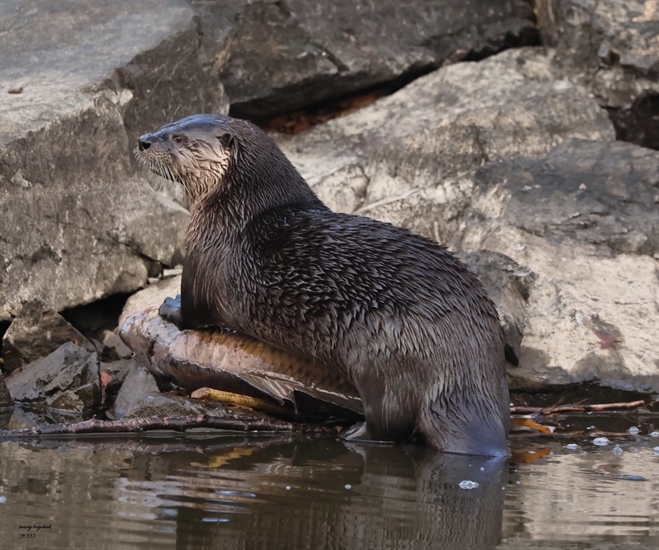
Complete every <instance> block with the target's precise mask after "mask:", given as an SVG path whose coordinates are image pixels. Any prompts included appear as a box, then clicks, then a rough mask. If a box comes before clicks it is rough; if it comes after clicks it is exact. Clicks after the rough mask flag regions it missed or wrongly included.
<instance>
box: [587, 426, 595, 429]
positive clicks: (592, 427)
mask: <svg viewBox="0 0 659 550" xmlns="http://www.w3.org/2000/svg"><path fill="white" fill-rule="evenodd" d="M586 429H587V430H594V429H595V426H588V427H587V428H586Z"/></svg>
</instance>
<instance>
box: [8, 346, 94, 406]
mask: <svg viewBox="0 0 659 550" xmlns="http://www.w3.org/2000/svg"><path fill="white" fill-rule="evenodd" d="M7 387H8V389H9V392H10V394H11V396H12V398H13V399H14V401H20V402H29V403H33V402H39V401H45V402H46V404H47V405H49V406H53V407H55V408H60V409H64V408H66V407H67V406H69V405H70V406H72V407H74V408H73V409H69V410H73V411H78V410H82V409H84V410H89V409H92V408H93V407H97V406H99V405H100V402H101V380H100V370H99V361H98V355H97V354H96V353H90V352H89V351H87V350H86V349H85V348H83V347H82V346H78V345H76V344H74V343H73V342H68V343H66V344H63V345H62V346H60V347H59V348H57V350H55V351H54V352H53V353H51V354H50V355H48V356H47V357H44V358H43V359H39V360H37V361H35V362H34V363H30V364H29V365H26V366H24V367H21V368H20V369H18V370H15V371H14V372H13V373H12V374H11V375H10V376H8V377H7ZM64 394H66V395H64ZM74 396H75V397H74ZM79 407H82V409H80V408H79Z"/></svg>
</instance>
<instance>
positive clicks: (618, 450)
mask: <svg viewBox="0 0 659 550" xmlns="http://www.w3.org/2000/svg"><path fill="white" fill-rule="evenodd" d="M611 452H612V453H613V454H614V455H616V456H620V455H621V454H622V452H623V451H622V449H621V448H620V445H616V446H615V447H613V451H611Z"/></svg>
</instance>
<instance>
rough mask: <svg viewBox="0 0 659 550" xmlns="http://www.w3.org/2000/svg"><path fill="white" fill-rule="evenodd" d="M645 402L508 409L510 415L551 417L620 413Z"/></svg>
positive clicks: (640, 405)
mask: <svg viewBox="0 0 659 550" xmlns="http://www.w3.org/2000/svg"><path fill="white" fill-rule="evenodd" d="M645 404H646V403H645V401H643V400H639V401H630V402H627V403H600V404H596V405H586V404H579V405H554V406H552V407H510V414H538V415H543V416H547V415H551V414H559V413H566V412H598V411H622V410H630V409H638V408H639V407H642V406H643V405H645Z"/></svg>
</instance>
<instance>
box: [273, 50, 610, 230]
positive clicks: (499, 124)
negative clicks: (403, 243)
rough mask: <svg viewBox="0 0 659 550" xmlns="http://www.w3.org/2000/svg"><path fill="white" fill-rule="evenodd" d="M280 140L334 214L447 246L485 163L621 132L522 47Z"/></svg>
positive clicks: (449, 70) (438, 74)
mask: <svg viewBox="0 0 659 550" xmlns="http://www.w3.org/2000/svg"><path fill="white" fill-rule="evenodd" d="M274 137H275V139H276V141H277V142H278V143H279V145H280V146H281V147H282V149H283V150H284V152H285V153H286V154H287V156H288V157H289V159H290V160H291V161H292V162H293V164H294V165H295V166H296V167H297V168H298V169H299V170H300V171H301V173H302V175H303V176H304V177H305V178H306V179H307V181H309V183H310V184H311V186H312V187H313V189H314V191H315V192H316V193H317V194H318V196H319V197H320V198H321V199H322V200H323V201H324V202H325V203H326V204H327V205H328V206H329V207H330V208H332V209H333V210H337V211H341V212H348V213H350V212H356V213H359V214H363V215H367V216H371V217H374V218H378V219H380V220H383V221H388V222H391V223H393V224H395V225H400V226H403V227H407V228H409V229H411V230H413V231H414V232H416V233H420V234H422V235H425V236H427V237H430V238H436V239H437V240H440V241H447V240H448V237H449V236H450V235H451V234H452V233H453V232H454V231H455V230H457V226H458V220H459V219H460V215H461V213H462V212H464V210H465V208H466V207H467V206H468V205H469V203H470V200H471V194H472V190H473V182H472V181H471V179H470V177H468V176H469V174H472V173H473V172H474V171H475V170H476V169H478V168H480V166H482V165H483V164H484V163H486V162H488V161H498V160H505V159H508V158H514V157H517V156H523V157H541V156H544V155H546V154H547V153H548V152H549V151H550V150H551V149H552V148H553V147H554V146H556V145H557V144H559V143H561V142H562V141H563V140H565V139H570V138H582V139H593V140H603V141H610V140H613V139H614V138H615V132H614V129H613V125H612V124H611V122H610V120H609V119H608V117H607V115H606V112H605V111H604V110H603V109H601V108H600V107H599V105H598V104H597V102H596V101H595V100H594V99H593V98H592V97H591V96H590V94H589V92H588V91H587V90H586V89H585V88H583V87H581V86H578V85H575V84H572V83H571V82H569V81H567V80H561V79H558V80H557V79H555V78H554V76H553V73H552V65H551V53H550V54H546V53H545V52H544V50H541V49H538V48H522V49H519V50H509V51H506V52H503V53H501V54H498V55H496V56H493V57H490V58H488V59H486V60H484V61H480V62H478V63H457V64H455V65H450V66H447V67H444V68H442V69H440V70H438V71H435V72H434V73H431V74H429V75H427V76H424V77H422V78H419V79H418V80H416V81H414V82H413V83H411V84H409V85H408V86H406V87H405V88H403V89H402V90H400V91H398V92H396V93H395V94H393V95H391V96H389V97H386V98H383V99H380V100H379V101H377V102H376V103H374V104H373V105H371V106H369V107H366V108H364V109H361V110H360V111H358V112H356V113H353V114H351V115H348V116H346V117H343V118H339V119H335V120H331V121H329V122H328V123H326V124H324V125H322V126H317V127H316V128H314V129H312V130H310V131H308V132H303V133H301V134H298V135H295V136H283V135H275V136H274Z"/></svg>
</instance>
